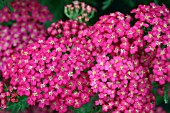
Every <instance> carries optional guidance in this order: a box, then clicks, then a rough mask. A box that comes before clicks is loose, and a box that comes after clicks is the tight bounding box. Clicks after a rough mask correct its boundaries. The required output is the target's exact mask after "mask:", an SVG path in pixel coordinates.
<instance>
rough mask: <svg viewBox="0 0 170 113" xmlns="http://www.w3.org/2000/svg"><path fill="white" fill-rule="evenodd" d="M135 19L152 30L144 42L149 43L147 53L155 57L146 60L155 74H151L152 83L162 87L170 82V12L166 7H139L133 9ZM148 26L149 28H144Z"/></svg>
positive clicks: (152, 4) (144, 38)
mask: <svg viewBox="0 0 170 113" xmlns="http://www.w3.org/2000/svg"><path fill="white" fill-rule="evenodd" d="M132 13H135V18H136V19H137V20H138V22H139V23H143V24H141V26H142V27H145V28H150V30H149V31H148V32H147V34H146V35H144V36H143V40H144V41H146V42H147V47H146V48H145V52H146V53H149V54H151V55H152V56H153V58H152V59H150V58H147V57H146V58H145V59H146V60H145V61H146V62H151V63H150V65H149V66H150V68H152V70H153V72H152V73H151V74H150V78H151V79H152V81H156V82H159V84H160V85H163V84H165V83H166V82H170V62H169V61H168V60H169V59H170V11H169V10H168V9H167V8H166V6H165V5H163V6H158V5H155V4H154V3H151V4H150V5H149V6H146V5H139V7H138V8H137V9H133V10H132ZM144 25H147V26H144Z"/></svg>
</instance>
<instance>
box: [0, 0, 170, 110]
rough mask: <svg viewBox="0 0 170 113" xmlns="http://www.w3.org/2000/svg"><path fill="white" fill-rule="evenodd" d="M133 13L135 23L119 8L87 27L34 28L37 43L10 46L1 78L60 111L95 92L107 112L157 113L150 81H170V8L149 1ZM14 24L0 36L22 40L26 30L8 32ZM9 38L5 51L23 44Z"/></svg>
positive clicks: (30, 98)
mask: <svg viewBox="0 0 170 113" xmlns="http://www.w3.org/2000/svg"><path fill="white" fill-rule="evenodd" d="M76 4H77V2H74V5H75V6H76ZM33 6H34V5H33ZM131 13H135V14H134V15H135V18H134V19H135V22H134V19H133V18H132V17H131V16H129V15H124V14H122V13H120V12H116V13H111V14H110V15H104V16H102V17H100V20H99V21H98V22H96V23H95V24H94V25H93V26H91V27H89V28H88V27H87V26H86V24H84V23H79V22H77V21H73V20H68V21H62V20H60V21H58V22H57V23H53V24H52V25H51V26H50V27H49V28H48V30H47V35H46V36H47V37H45V36H42V35H40V34H43V33H39V34H36V33H35V34H36V35H34V36H35V37H37V36H40V37H39V38H38V39H37V41H36V42H34V43H31V44H28V47H26V48H22V47H21V48H22V50H21V51H20V52H18V53H13V52H11V51H10V55H11V54H12V55H11V58H9V59H7V64H6V65H7V68H6V70H4V71H3V77H4V78H5V79H9V78H10V79H11V80H10V85H12V86H13V87H16V90H17V92H18V95H19V96H23V95H25V96H28V100H27V102H28V103H29V104H30V105H36V104H38V106H39V107H41V108H43V107H45V106H49V107H50V108H51V109H53V110H56V111H58V112H59V113H65V112H67V111H68V106H72V107H74V108H80V107H81V106H82V105H83V104H86V103H87V102H89V100H90V97H91V96H92V95H93V94H94V93H96V94H98V97H99V98H98V100H96V101H95V104H96V105H101V106H102V110H103V111H104V112H112V113H122V112H123V113H153V112H154V108H155V102H156V100H155V97H154V95H153V94H152V93H151V89H152V85H151V82H155V81H156V82H159V84H160V85H161V86H163V85H164V84H165V83H166V82H168V83H169V82H170V62H169V60H170V48H169V47H170V43H169V42H170V12H169V10H168V9H167V8H166V7H165V6H164V5H163V6H158V5H155V4H154V3H151V4H150V5H148V6H146V5H139V7H138V8H137V9H134V10H132V12H131ZM17 21H19V20H17ZM36 21H38V19H37V20H36ZM40 22H41V21H40ZM131 22H132V23H134V24H133V25H132V23H131ZM20 23H21V22H20ZM37 26H38V25H37ZM15 27H16V24H13V26H12V27H11V28H5V27H0V28H3V29H4V30H2V37H7V36H8V35H7V36H6V34H11V35H12V36H11V35H10V36H11V37H15V36H18V35H22V36H21V37H22V39H21V40H24V39H25V38H24V36H25V34H24V33H25V32H24V33H23V34H22V30H23V29H20V30H21V31H20V32H19V33H18V32H14V33H13V32H12V33H11V32H7V31H8V29H14V28H15ZM21 27H22V24H21ZM25 27H28V28H26V29H29V26H28V25H26V26H25ZM6 29H7V30H6ZM31 30H33V31H27V33H28V32H29V33H28V34H29V35H30V33H33V32H34V29H31ZM12 31H15V30H12ZM17 31H18V30H17ZM24 31H25V30H24ZM35 31H36V30H35ZM37 31H38V30H37ZM3 34H4V35H3ZM28 34H26V36H27V35H28ZM0 36H1V34H0ZM30 36H32V35H30ZM26 39H27V38H26ZM28 39H31V37H30V38H28ZM4 40H8V41H9V38H4ZM9 42H10V44H5V41H4V42H2V43H3V44H5V45H4V46H2V48H1V50H3V51H4V54H5V55H6V56H8V54H7V53H6V52H7V51H6V49H7V48H8V46H9V47H10V48H13V47H15V48H16V50H18V49H20V47H19V46H18V45H17V44H18V42H16V39H15V40H14V41H13V42H11V40H10V41H9ZM23 42H24V41H23ZM27 43H28V42H27ZM27 43H26V44H27ZM11 44H13V45H12V46H10V45H11ZM21 46H22V45H21ZM86 72H87V73H86Z"/></svg>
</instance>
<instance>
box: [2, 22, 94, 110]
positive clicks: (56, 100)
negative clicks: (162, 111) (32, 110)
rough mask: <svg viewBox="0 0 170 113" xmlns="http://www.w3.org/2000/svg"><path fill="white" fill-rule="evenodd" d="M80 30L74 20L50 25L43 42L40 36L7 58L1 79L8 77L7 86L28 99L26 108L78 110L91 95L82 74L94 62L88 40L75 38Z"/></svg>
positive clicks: (79, 25) (85, 77)
mask: <svg viewBox="0 0 170 113" xmlns="http://www.w3.org/2000/svg"><path fill="white" fill-rule="evenodd" d="M61 26H62V27H61ZM61 28H63V29H64V30H61ZM83 28H86V26H85V25H84V24H80V23H78V22H76V21H65V22H63V21H59V22H58V23H53V24H52V25H51V27H50V28H49V29H48V31H49V35H51V36H49V38H48V39H47V40H45V39H46V38H44V37H41V38H40V39H38V41H37V42H35V43H33V44H29V45H28V47H27V48H25V49H23V50H22V51H21V53H20V54H19V53H16V54H13V55H12V56H11V59H10V60H8V63H7V69H6V70H5V71H4V72H3V76H4V78H6V79H8V78H11V81H10V84H11V85H12V86H15V87H16V88H17V92H18V94H19V95H20V96H23V95H25V96H28V100H27V102H28V103H29V104H30V105H35V104H36V103H38V106H39V107H41V108H43V107H44V106H50V108H51V109H53V110H56V111H59V113H63V112H66V111H67V109H68V108H67V107H68V106H73V107H74V108H80V107H81V106H82V105H83V104H85V103H87V102H89V100H90V96H92V94H93V93H92V91H91V89H90V83H89V77H88V75H87V73H84V72H83V71H84V70H86V69H88V68H90V67H91V66H92V63H93V61H94V60H93V57H92V56H90V50H89V49H88V41H87V40H86V39H84V38H78V37H77V35H78V31H79V30H80V29H82V30H83ZM58 31H61V32H58ZM54 32H55V33H54ZM56 36H57V37H58V36H61V37H58V38H56Z"/></svg>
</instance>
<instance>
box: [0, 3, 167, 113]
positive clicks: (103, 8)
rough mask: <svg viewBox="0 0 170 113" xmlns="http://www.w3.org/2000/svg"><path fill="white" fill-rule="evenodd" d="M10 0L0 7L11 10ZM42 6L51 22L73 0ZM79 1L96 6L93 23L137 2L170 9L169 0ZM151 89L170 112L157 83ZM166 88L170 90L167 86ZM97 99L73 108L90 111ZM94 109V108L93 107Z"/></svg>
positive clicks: (132, 6)
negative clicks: (49, 14) (78, 107)
mask: <svg viewBox="0 0 170 113" xmlns="http://www.w3.org/2000/svg"><path fill="white" fill-rule="evenodd" d="M11 1H12V0H0V9H2V8H3V7H4V6H8V7H9V8H10V10H11V11H13V9H12V7H10V5H9V4H10V2H11ZM38 1H39V2H40V3H41V4H42V5H43V6H47V7H48V8H49V10H50V12H51V13H52V14H53V16H54V17H53V20H52V22H57V21H58V20H61V19H62V20H67V19H68V18H67V17H66V16H65V14H64V6H65V5H67V4H71V3H72V1H73V0H38ZM78 1H81V2H85V3H86V4H88V5H91V6H93V7H94V8H96V10H97V12H96V13H95V16H94V18H92V19H91V20H90V21H89V22H88V23H87V24H88V25H93V24H94V23H95V22H97V21H98V20H99V17H100V16H102V15H106V14H109V13H112V12H116V11H120V12H122V13H124V14H130V11H131V10H132V9H133V8H136V7H137V6H138V5H139V4H146V5H147V4H149V3H151V2H154V3H156V4H159V5H162V4H165V5H166V6H167V7H168V8H169V9H170V0H78ZM52 22H49V21H47V22H45V27H46V28H48V27H49V26H50V24H51V23H52ZM153 86H154V88H153V90H152V92H153V93H154V94H155V95H156V102H157V103H156V105H157V106H162V107H163V108H164V109H165V110H166V111H167V112H168V113H170V102H169V103H167V104H165V102H164V97H161V96H159V95H158V94H157V92H156V89H157V88H158V85H157V84H156V83H153ZM167 90H170V89H169V88H168V89H167ZM95 99H97V96H94V97H93V98H91V101H90V102H89V103H88V104H86V105H84V106H83V107H82V108H81V109H79V110H75V109H72V108H70V109H71V110H73V111H74V112H75V113H83V112H82V111H84V113H92V112H93V111H92V109H93V108H91V107H93V105H94V101H95ZM82 109H83V110H82ZM93 110H94V109H93ZM95 110H96V112H95V113H99V112H100V111H101V108H100V107H98V108H96V109H95Z"/></svg>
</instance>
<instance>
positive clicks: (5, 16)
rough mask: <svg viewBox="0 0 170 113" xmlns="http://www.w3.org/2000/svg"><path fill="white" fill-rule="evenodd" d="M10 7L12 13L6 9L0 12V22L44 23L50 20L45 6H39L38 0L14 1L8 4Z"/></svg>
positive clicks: (50, 17) (50, 16)
mask: <svg viewBox="0 0 170 113" xmlns="http://www.w3.org/2000/svg"><path fill="white" fill-rule="evenodd" d="M10 6H11V7H12V8H13V10H14V11H13V12H11V11H10V9H9V8H8V7H4V8H3V9H2V10H0V22H8V21H9V20H14V21H17V22H27V21H34V22H41V23H43V22H46V21H47V20H50V21H51V20H52V15H51V14H50V12H49V10H48V8H47V7H46V6H41V4H40V3H38V0H24V1H23V0H14V1H13V2H10Z"/></svg>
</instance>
